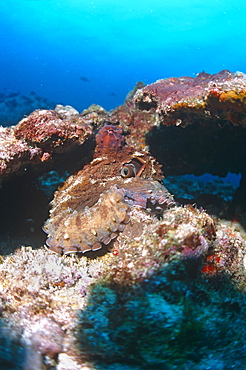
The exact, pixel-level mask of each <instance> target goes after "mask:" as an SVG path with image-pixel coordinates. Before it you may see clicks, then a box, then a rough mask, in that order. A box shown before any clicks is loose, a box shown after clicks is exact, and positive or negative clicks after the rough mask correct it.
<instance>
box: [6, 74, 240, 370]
mask: <svg viewBox="0 0 246 370" xmlns="http://www.w3.org/2000/svg"><path fill="white" fill-rule="evenodd" d="M244 81H245V77H244V76H243V75H242V74H232V73H230V72H226V71H222V72H221V73H219V74H217V75H214V76H211V75H208V74H205V73H202V74H200V75H199V76H197V77H196V78H190V77H187V78H179V79H175V78H172V79H167V80H160V81H158V82H157V83H156V84H152V85H150V86H153V85H154V86H156V90H155V87H154V88H153V89H152V87H151V88H149V86H142V85H140V84H139V85H137V86H136V88H135V90H134V92H131V93H130V94H129V96H128V97H127V99H126V102H125V104H124V105H122V106H120V107H118V108H116V109H115V110H113V111H112V112H109V113H108V112H106V111H105V110H104V109H103V108H102V107H100V106H96V105H93V106H91V107H89V108H88V109H86V110H85V111H83V112H82V113H81V114H79V112H77V111H76V110H75V109H74V108H72V107H70V106H61V105H60V106H57V107H56V109H55V110H42V109H40V110H37V111H35V112H33V113H32V114H30V115H29V116H28V117H26V118H25V119H24V120H22V121H21V122H20V123H19V124H18V125H17V126H16V127H6V128H3V127H2V128H1V130H0V144H1V146H0V148H1V151H0V157H1V167H0V169H1V172H0V175H1V179H2V180H5V181H3V184H2V187H1V192H0V205H1V210H2V212H1V218H0V228H1V241H0V253H1V256H0V320H1V326H0V363H1V365H2V367H3V368H4V369H6V370H7V369H8V370H12V369H16V370H17V369H25V370H27V369H30V370H31V369H35V370H53V369H56V370H71V369H73V370H95V369H97V370H99V369H101V370H104V369H105V370H106V369H107V370H110V369H117V370H145V369H152V368H154V369H167V370H169V369H170V370H171V369H184V370H189V369H196V370H204V369H207V368H213V369H215V370H221V369H230V368H232V367H235V368H244V367H245V366H246V357H245V338H246V331H245V327H246V326H245V320H246V317H245V310H244V307H245V303H246V302H245V292H246V278H245V268H246V234H245V230H244V229H243V227H242V225H240V224H239V223H238V222H236V221H235V218H236V217H234V216H235V214H234V212H227V211H225V209H224V205H225V203H230V207H232V208H233V207H234V210H235V209H236V210H237V211H238V212H239V213H240V215H241V218H239V219H240V221H241V220H242V217H243V216H242V215H243V214H244V210H243V205H245V201H244V203H243V200H244V185H245V175H244V174H245V159H246V152H245V139H246V136H245V127H244V122H245V118H244V100H243V97H244V91H245V87H244V83H245V82H244ZM161 86H162V87H163V86H164V87H165V88H164V87H163V89H162V87H161ZM139 88H140V89H139ZM150 90H151V92H150ZM134 94H135V95H134ZM165 94H169V96H167V95H165ZM133 96H134V98H133ZM161 96H163V99H164V97H165V101H164V100H161ZM168 102H169V103H170V105H168V104H169V103H168ZM134 104H135V105H134ZM169 108H170V109H169ZM180 115H181V116H182V117H181V116H180ZM178 119H182V122H180V121H178ZM165 120H167V121H165ZM75 144H78V145H75ZM161 167H162V168H163V172H164V174H165V175H166V174H168V175H179V174H187V173H194V174H197V175H200V174H202V173H204V172H209V173H214V174H217V175H225V174H226V172H227V171H229V170H230V171H232V172H234V173H238V172H240V173H242V180H241V183H240V188H239V189H237V190H236V191H235V188H232V187H231V188H228V187H226V186H225V185H223V186H221V185H220V183H221V182H217V183H216V187H214V184H213V185H211V184H210V185H209V184H208V185H207V186H206V187H203V188H201V187H200V189H198V187H192V189H188V190H190V193H189V192H188V190H187V188H188V187H189V186H190V185H189V183H180V182H177V183H176V178H172V179H171V182H169V183H168V181H167V182H166V184H167V188H168V186H169V185H170V189H169V190H170V191H173V190H172V189H177V188H179V189H178V191H177V192H175V193H176V194H178V199H177V200H178V201H179V205H178V203H177V202H175V201H174V199H173V196H172V195H170V193H169V191H168V190H167V189H166V188H165V187H164V186H163V185H162V181H163V173H162V170H161ZM19 174H21V176H19ZM10 175H11V176H10ZM67 176H69V177H68V178H67ZM66 178H67V179H66ZM169 180H170V178H169ZM64 181H65V182H64ZM63 182H64V183H63ZM168 184H169V185H168ZM180 184H181V185H180ZM171 185H172V187H171ZM58 186H60V188H58ZM181 186H183V187H184V189H183V193H182V192H181V190H182V189H180V187H181ZM57 188H58V190H57V191H56V192H55V194H54V198H53V200H52V202H51V210H50V217H49V219H48V220H47V221H46V224H45V226H44V229H45V231H46V233H47V234H48V239H47V244H48V245H49V247H50V248H47V247H46V246H45V247H44V246H42V245H44V243H45V238H46V235H45V233H44V232H43V231H42V230H41V225H43V222H44V220H45V219H47V218H48V202H49V201H50V199H52V196H53V192H54V191H55V190H56V189H57ZM215 191H216V194H217V195H216V196H217V197H219V198H221V199H222V203H220V202H217V203H216V204H215V200H216V198H215V194H214V193H215ZM202 192H203V193H204V192H205V193H206V194H205V193H204V194H202ZM207 193H209V194H207ZM212 193H213V194H212ZM187 194H188V197H189V194H191V197H195V199H196V200H197V199H199V197H201V196H204V195H205V196H206V200H209V201H211V202H212V203H211V204H212V205H213V206H216V207H217V211H216V212H214V209H215V208H213V209H212V208H210V207H205V208H206V210H207V211H206V210H204V209H202V208H199V206H200V205H203V204H204V203H202V201H201V202H200V203H198V205H197V206H196V205H194V204H193V205H191V204H186V203H187V202H186V201H185V197H186V196H187ZM213 196H214V197H213ZM182 198H183V199H182ZM193 199H194V198H192V200H191V199H189V200H188V201H191V202H192V203H193ZM200 199H201V198H200ZM204 199H205V198H203V200H204ZM180 203H181V205H180ZM207 204H208V203H207ZM205 205H206V204H205ZM215 214H216V215H219V216H221V215H223V217H224V216H226V217H227V218H228V219H227V220H225V219H217V218H216V217H215V216H214V215H215ZM244 216H245V214H244ZM232 218H233V220H232ZM237 219H238V217H237ZM40 234H42V235H40ZM31 236H32V237H31ZM20 245H26V246H22V247H20V248H18V246H20ZM27 245H31V246H27ZM35 248H36V249H35ZM54 251H55V252H58V253H53V252H54ZM86 251H87V253H86V254H83V252H86ZM74 252H75V253H74ZM77 252H79V253H77ZM67 254H69V256H68V255H67Z"/></svg>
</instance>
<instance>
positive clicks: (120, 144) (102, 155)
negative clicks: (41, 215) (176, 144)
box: [44, 125, 175, 254]
mask: <svg viewBox="0 0 246 370" xmlns="http://www.w3.org/2000/svg"><path fill="white" fill-rule="evenodd" d="M95 141H96V147H95V151H94V155H93V158H92V161H91V162H90V163H89V164H87V165H85V166H84V168H83V169H82V170H80V171H79V172H77V173H76V174H74V175H71V176H70V177H69V178H68V179H67V180H66V181H65V183H64V184H63V186H62V187H61V188H60V189H58V190H57V191H56V192H55V194H54V199H53V200H52V201H51V209H50V217H49V219H48V220H47V221H46V223H45V225H44V231H45V232H46V233H47V234H48V237H47V240H46V244H47V246H48V247H49V248H50V249H51V250H52V251H54V252H57V253H59V254H70V253H77V252H81V253H84V252H87V251H91V250H92V251H96V250H98V249H101V248H102V247H103V246H105V245H106V246H107V245H109V244H110V243H111V241H112V240H114V239H115V238H116V237H117V236H118V234H119V233H120V232H122V231H123V230H124V227H125V226H126V224H127V223H128V222H129V220H130V215H131V209H132V207H134V206H138V207H141V208H143V209H147V210H148V211H152V212H154V213H157V214H158V213H160V212H163V211H164V210H165V209H167V208H169V207H171V206H173V205H174V204H175V202H174V200H173V198H172V196H171V195H170V193H169V192H168V191H167V189H166V188H165V187H164V186H163V185H162V184H161V183H160V182H159V181H160V180H161V179H162V178H163V174H162V171H161V166H160V165H159V164H158V163H157V161H156V160H155V159H154V158H153V157H152V156H151V155H150V154H149V153H148V152H146V151H144V150H135V149H134V148H133V147H130V146H128V145H126V143H125V140H124V135H123V133H122V130H121V128H120V127H118V126H114V125H105V126H104V127H103V128H101V129H100V130H99V132H98V133H97V134H96V137H95Z"/></svg>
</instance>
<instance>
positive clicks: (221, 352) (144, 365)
mask: <svg viewBox="0 0 246 370" xmlns="http://www.w3.org/2000/svg"><path fill="white" fill-rule="evenodd" d="M143 212H144V211H139V210H135V215H134V216H135V217H132V221H131V222H133V223H135V222H138V221H139V222H143V220H144V222H145V227H144V229H143V231H142V233H141V235H140V236H139V237H138V238H133V235H132V234H130V235H124V233H123V234H121V235H120V237H119V239H118V243H119V244H118V248H117V254H116V258H115V259H111V260H109V261H108V263H107V264H104V270H103V271H101V275H100V279H99V280H97V283H96V284H93V285H92V287H91V289H90V293H89V295H88V297H87V306H86V308H85V309H84V310H81V312H80V315H79V326H78V333H77V337H78V341H79V345H80V349H81V350H82V351H85V350H86V352H87V353H88V354H90V356H91V359H92V360H94V361H95V360H98V359H100V360H101V361H102V362H103V361H105V363H106V364H110V363H117V362H120V363H123V364H125V365H127V364H128V365H129V364H133V365H136V366H140V368H141V369H148V368H149V367H151V368H159V369H163V368H165V369H180V368H182V369H189V368H195V369H203V368H206V367H208V366H213V368H218V369H220V368H226V367H228V368H229V367H230V366H231V364H232V363H233V364H235V363H236V364H237V366H243V365H245V364H246V358H245V354H244V350H243V348H244V344H243V343H244V340H245V335H246V333H245V325H244V323H245V313H244V310H243V306H244V304H245V295H244V293H241V292H240V290H241V289H243V292H245V277H244V275H245V274H244V271H245V267H244V262H243V259H244V258H245V255H246V248H245V247H246V242H245V239H243V238H242V237H241V235H240V234H239V233H238V232H236V231H235V229H234V233H235V235H234V236H233V237H232V236H231V234H232V233H233V227H232V226H231V228H229V227H228V225H226V224H224V223H221V224H220V223H219V224H216V222H215V221H214V220H213V219H212V218H211V217H209V216H208V215H207V214H206V213H205V212H204V211H201V210H198V209H195V208H193V207H191V206H189V207H185V208H182V207H175V208H172V209H170V210H167V211H166V212H165V213H164V215H163V220H160V221H154V220H153V218H152V220H150V219H149V218H146V215H144V213H143ZM127 227H128V225H127V226H126V228H125V230H126V229H127ZM124 232H125V231H124ZM222 234H223V236H222ZM222 238H224V239H223V245H221V241H222ZM230 243H232V244H233V247H232V244H230ZM229 244H230V248H228V246H229ZM217 248H218V249H219V250H220V252H218V249H217ZM231 248H235V250H236V251H235V252H234V253H232V249H231ZM219 253H221V254H220V261H218V260H219ZM215 254H216V258H215V260H216V262H217V263H218V264H219V265H220V271H219V267H218V268H217V270H216V272H215V268H213V269H212V267H211V268H208V267H207V265H208V263H209V261H211V265H212V257H211V256H213V255H215ZM222 256H223V257H222ZM222 260H223V261H222ZM235 264H236V265H237V274H235V270H234V267H233V265H234V266H235ZM239 276H240V278H239ZM239 281H240V282H241V284H240V283H239ZM238 289H239V290H238ZM241 330H242V331H241ZM222 333H223V334H222ZM228 333H230V335H228ZM194 348H195V352H194ZM225 348H226V349H227V351H228V352H227V353H225ZM99 364H100V363H99ZM211 364H212V365H211ZM96 368H97V367H96ZM100 368H101V366H100V365H98V369H100ZM102 368H103V367H102Z"/></svg>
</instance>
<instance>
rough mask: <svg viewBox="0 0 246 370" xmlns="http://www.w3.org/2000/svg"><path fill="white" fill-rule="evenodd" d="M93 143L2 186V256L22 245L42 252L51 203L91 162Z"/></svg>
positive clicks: (24, 171) (28, 170)
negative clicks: (54, 194) (56, 191)
mask: <svg viewBox="0 0 246 370" xmlns="http://www.w3.org/2000/svg"><path fill="white" fill-rule="evenodd" d="M94 146H95V144H94V141H93V140H88V141H87V142H86V143H85V144H83V145H82V146H76V147H74V148H72V149H71V150H69V151H68V152H66V153H63V154H54V155H53V159H52V161H50V162H48V163H47V162H45V163H44V164H41V165H40V164H39V165H38V166H34V165H30V166H25V167H23V168H22V169H21V171H19V172H18V174H14V175H12V176H10V177H9V178H8V179H7V180H6V181H4V182H3V184H2V188H1V192H0V207H1V214H0V235H1V241H0V254H2V255H5V254H9V253H11V252H13V251H14V250H15V249H16V248H18V247H21V246H22V245H31V246H32V247H33V248H39V247H40V246H41V245H44V244H45V240H46V237H47V235H46V234H45V233H44V232H43V230H42V227H43V224H44V222H45V220H46V219H47V218H48V216H49V202H50V201H51V199H52V198H53V193H54V191H55V190H57V188H58V187H59V185H61V184H62V182H63V181H65V179H66V178H67V177H68V176H69V175H71V174H73V173H75V172H77V171H78V170H80V169H82V168H83V166H84V165H85V164H87V163H89V162H90V160H91V157H92V154H93V150H94Z"/></svg>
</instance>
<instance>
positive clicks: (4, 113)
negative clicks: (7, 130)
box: [0, 91, 56, 126]
mask: <svg viewBox="0 0 246 370" xmlns="http://www.w3.org/2000/svg"><path fill="white" fill-rule="evenodd" d="M55 105H56V104H55V103H54V102H51V101H49V100H48V99H46V98H43V97H41V96H39V95H37V94H36V93H35V91H31V92H30V94H28V95H24V94H20V93H18V92H6V91H4V92H1V93H0V125H2V126H11V125H16V124H17V123H18V122H19V121H20V120H21V119H22V118H23V117H24V116H27V115H28V114H30V113H31V112H33V111H34V110H35V109H54V108H55Z"/></svg>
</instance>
